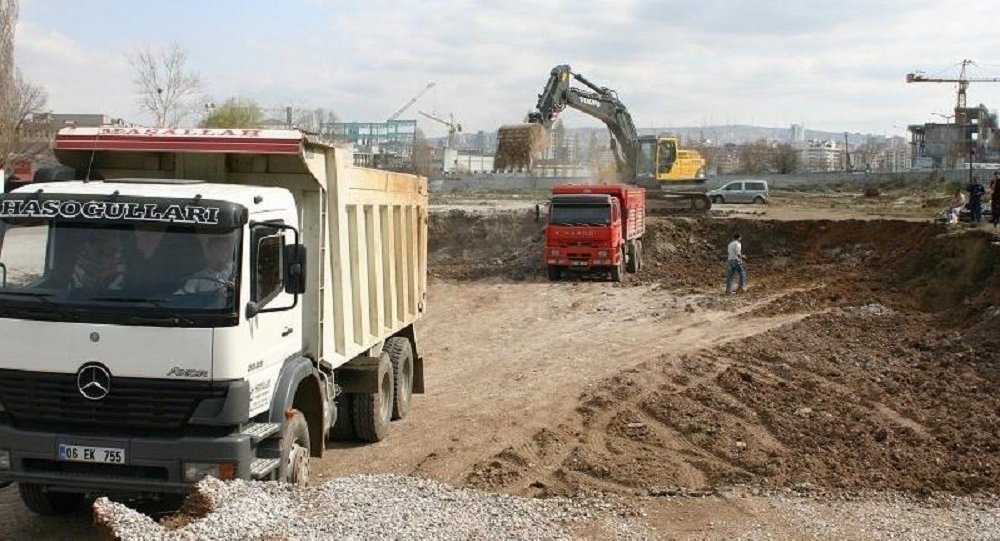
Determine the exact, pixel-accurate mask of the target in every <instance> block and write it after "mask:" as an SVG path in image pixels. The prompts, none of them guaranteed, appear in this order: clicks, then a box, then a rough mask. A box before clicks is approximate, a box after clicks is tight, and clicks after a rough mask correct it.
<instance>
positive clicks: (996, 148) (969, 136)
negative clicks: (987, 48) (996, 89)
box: [906, 59, 1000, 169]
mask: <svg viewBox="0 0 1000 541" xmlns="http://www.w3.org/2000/svg"><path fill="white" fill-rule="evenodd" d="M976 65H977V64H976V63H975V62H973V61H972V60H968V59H966V60H962V61H961V62H959V63H958V64H957V65H956V66H960V71H959V74H958V77H947V76H940V75H927V74H924V73H922V72H914V73H908V74H906V82H907V83H957V88H958V92H957V94H956V101H955V114H954V115H949V116H945V115H939V116H944V117H945V119H949V120H953V122H951V123H946V124H935V123H928V124H919V125H911V126H909V130H910V134H911V139H910V141H911V144H912V145H913V165H914V167H918V168H935V169H949V168H955V167H961V166H963V165H964V164H968V163H998V162H1000V137H998V134H997V115H996V114H994V113H990V111H989V109H987V108H986V106H985V105H982V104H980V105H979V106H978V107H969V106H968V105H967V95H968V89H969V83H974V82H975V83H1000V77H969V76H968V68H969V67H970V66H976Z"/></svg>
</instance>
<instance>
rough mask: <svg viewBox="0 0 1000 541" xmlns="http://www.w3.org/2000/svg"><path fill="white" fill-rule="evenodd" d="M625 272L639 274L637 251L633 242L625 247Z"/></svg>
mask: <svg viewBox="0 0 1000 541" xmlns="http://www.w3.org/2000/svg"><path fill="white" fill-rule="evenodd" d="M625 256H626V259H625V270H626V271H628V272H639V249H638V248H637V247H636V245H635V241H629V243H628V244H626V245H625Z"/></svg>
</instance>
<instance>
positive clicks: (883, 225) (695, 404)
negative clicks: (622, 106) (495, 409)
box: [430, 211, 1000, 494]
mask: <svg viewBox="0 0 1000 541" xmlns="http://www.w3.org/2000/svg"><path fill="white" fill-rule="evenodd" d="M431 230H432V234H431V236H430V239H431V247H430V253H431V257H432V273H433V274H434V276H436V277H438V278H443V279H451V280H482V279H492V280H501V281H505V280H514V281H543V280H544V278H543V275H544V267H543V265H542V262H541V258H540V253H541V242H542V234H543V232H542V228H541V225H540V224H539V223H537V222H536V219H535V216H534V214H533V213H523V212H522V213H492V214H486V215H483V214H470V213H464V212H460V211H452V212H449V213H447V214H441V215H435V216H432V220H431ZM736 232H739V233H741V234H742V236H743V246H744V252H745V253H746V254H748V259H749V263H748V270H749V273H750V284H751V287H750V289H749V293H747V294H745V295H742V296H739V297H737V298H735V299H730V298H725V297H723V296H721V295H719V294H718V293H719V292H720V291H721V288H722V276H723V268H724V260H723V259H724V248H725V246H726V244H727V242H728V241H729V239H730V238H731V236H732V235H733V234H734V233H736ZM644 249H645V261H644V265H645V267H644V268H643V270H642V272H641V273H640V274H639V275H638V276H632V277H630V278H629V279H628V280H627V281H626V282H625V283H624V284H622V287H637V286H638V287H649V286H650V285H651V284H652V288H651V290H652V291H653V292H655V291H661V290H669V291H670V292H671V293H672V294H674V295H684V296H687V297H689V298H691V299H693V300H692V301H691V304H687V305H686V306H685V309H686V310H688V311H693V310H696V309H697V310H718V309H723V310H736V311H740V312H742V313H743V316H744V317H747V318H752V317H756V318H761V317H763V318H767V317H775V316H782V315H788V314H800V315H803V316H804V317H802V318H801V319H798V320H796V321H793V322H790V323H788V324H784V325H780V326H778V327H775V328H773V329H771V330H768V331H766V332H762V333H760V334H757V335H754V336H748V337H746V338H742V339H740V340H734V341H730V342H728V343H725V344H720V345H717V346H716V345H713V344H712V343H711V341H709V342H708V343H706V344H704V346H705V347H703V348H700V349H697V350H695V351H692V352H690V353H685V354H682V355H677V354H675V353H669V352H668V353H664V354H660V355H652V354H651V355H650V356H649V358H648V359H647V360H645V361H644V362H642V363H641V364H638V365H637V366H634V367H631V368H628V369H627V370H624V371H622V372H620V373H617V374H614V375H612V376H611V377H607V378H605V379H603V380H601V381H598V382H592V383H591V384H590V385H588V386H587V388H586V390H584V391H583V392H582V393H581V394H580V395H579V397H578V405H577V407H576V409H575V412H574V413H573V414H572V415H570V416H568V417H567V418H564V419H558V420H556V419H553V420H552V422H550V423H549V426H546V427H544V428H542V429H540V430H538V431H537V432H536V433H534V434H532V435H531V436H530V438H527V439H526V440H525V441H523V442H519V443H518V444H515V445H511V446H509V447H508V448H506V449H504V450H502V451H501V452H499V453H497V454H496V455H495V456H492V457H490V458H489V459H487V460H483V461H480V462H479V463H477V464H476V465H475V466H474V467H473V468H472V470H471V471H470V472H469V473H468V476H467V482H468V483H469V484H470V485H473V486H476V487H482V488H489V489H493V490H506V491H515V492H522V493H526V494H569V493H573V492H576V491H578V490H580V489H596V490H601V491H612V492H620V493H626V494H643V493H651V492H652V493H655V492H657V491H667V492H670V491H675V490H681V491H684V490H695V491H699V490H711V489H712V488H713V487H717V486H723V485H732V484H747V483H749V484H760V485H765V486H795V487H803V486H804V487H817V488H825V489H851V490H857V489H879V490H884V489H891V490H899V491H906V492H915V493H933V492H938V491H946V492H950V493H956V494H969V493H995V492H996V491H997V488H998V487H1000V443H998V442H1000V431H998V426H1000V372H998V369H1000V353H998V351H1000V272H998V262H1000V247H998V246H996V245H995V244H994V239H993V238H992V237H991V236H990V235H989V234H987V233H985V232H981V231H974V230H957V231H955V230H950V229H946V228H944V227H943V226H936V225H931V224H927V223H914V222H904V221H795V222H769V221H761V220H725V221H723V220H716V219H673V220H665V219H664V220H658V219H654V220H652V221H651V222H650V223H649V224H648V229H647V233H646V235H645V237H644ZM598 279H599V278H598ZM606 317H608V318H615V317H616V314H615V312H614V311H613V310H612V311H609V312H608V313H607V315H606ZM627 321H628V320H627V319H626V320H624V321H623V322H622V325H628V323H627ZM540 324H542V325H544V323H540ZM729 324H731V325H737V326H738V325H740V319H739V318H735V319H734V320H732V321H730V323H729ZM648 340H650V341H660V340H669V336H650V337H648ZM607 361H608V362H609V363H613V362H615V359H614V358H609V359H607Z"/></svg>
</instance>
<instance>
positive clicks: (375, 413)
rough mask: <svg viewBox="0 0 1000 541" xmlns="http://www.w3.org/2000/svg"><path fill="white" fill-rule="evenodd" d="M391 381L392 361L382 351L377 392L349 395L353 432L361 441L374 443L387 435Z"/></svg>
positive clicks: (390, 406)
mask: <svg viewBox="0 0 1000 541" xmlns="http://www.w3.org/2000/svg"><path fill="white" fill-rule="evenodd" d="M393 383H394V381H393V377H392V363H391V362H390V361H389V356H388V355H386V354H385V353H384V352H383V353H382V355H381V356H380V362H379V367H378V392H376V393H359V394H355V395H354V396H352V397H351V405H352V407H353V410H354V432H355V434H357V435H358V438H359V439H361V441H367V442H370V443H375V442H377V441H382V440H383V439H385V437H386V435H388V433H389V422H390V421H392V408H393V406H392V403H393V395H394V394H395V389H394V385H393Z"/></svg>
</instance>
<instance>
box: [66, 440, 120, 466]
mask: <svg viewBox="0 0 1000 541" xmlns="http://www.w3.org/2000/svg"><path fill="white" fill-rule="evenodd" d="M59 460H66V461H69V462H96V463H99V464H124V463H125V449H117V448H113V447H88V446H85V445H61V444H60V445H59Z"/></svg>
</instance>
